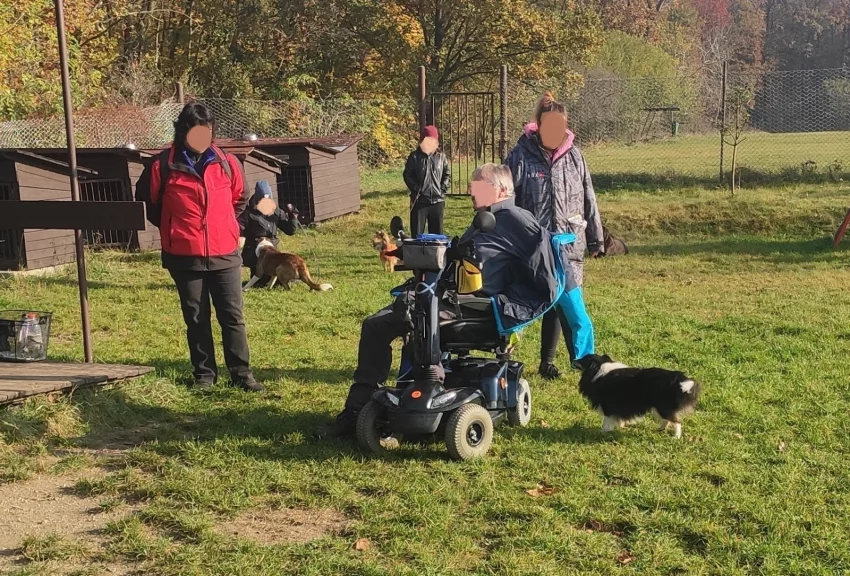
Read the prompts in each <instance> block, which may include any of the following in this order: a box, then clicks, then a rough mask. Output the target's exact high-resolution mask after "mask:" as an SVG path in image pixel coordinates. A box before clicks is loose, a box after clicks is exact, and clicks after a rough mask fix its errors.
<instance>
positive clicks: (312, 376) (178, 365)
mask: <svg viewBox="0 0 850 576" xmlns="http://www.w3.org/2000/svg"><path fill="white" fill-rule="evenodd" d="M57 360H62V359H60V358H57ZM69 361H72V359H69ZM110 363H111V364H128V365H138V364H141V365H144V366H153V367H154V368H156V374H157V376H160V377H164V378H171V379H173V380H174V381H175V382H177V383H179V384H188V383H190V382H191V377H192V364H191V363H190V362H189V360H188V359H186V360H175V359H173V358H147V359H144V358H139V357H136V358H123V359H117V360H114V361H110ZM252 370H253V372H254V376H256V377H257V379H258V380H260V381H261V382H272V381H275V380H296V381H300V382H322V383H324V384H350V383H351V376H352V374H353V370H352V369H351V368H350V367H346V368H333V369H325V368H312V367H301V368H274V367H269V366H265V367H252ZM228 379H229V377H228V374H227V369H226V368H224V367H223V366H219V381H220V382H223V381H226V380H228Z"/></svg>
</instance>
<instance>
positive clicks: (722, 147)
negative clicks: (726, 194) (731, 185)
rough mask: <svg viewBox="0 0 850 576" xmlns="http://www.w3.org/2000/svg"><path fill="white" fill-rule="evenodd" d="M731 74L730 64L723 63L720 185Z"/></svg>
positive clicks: (721, 181) (721, 81)
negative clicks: (727, 91)
mask: <svg viewBox="0 0 850 576" xmlns="http://www.w3.org/2000/svg"><path fill="white" fill-rule="evenodd" d="M728 72H729V63H728V62H725V61H724V62H723V76H722V78H721V80H720V183H721V184H722V183H723V161H724V158H723V154H724V152H725V145H726V142H725V141H724V138H725V137H726V80H727V75H728Z"/></svg>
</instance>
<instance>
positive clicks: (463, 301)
mask: <svg viewBox="0 0 850 576" xmlns="http://www.w3.org/2000/svg"><path fill="white" fill-rule="evenodd" d="M456 312H459V315H458V316H457V317H455V318H452V319H451V320H443V321H442V322H440V348H441V349H442V350H443V351H445V352H469V351H470V350H482V351H487V352H489V351H493V350H499V349H504V347H505V338H503V337H502V336H501V335H500V334H499V330H498V328H497V327H496V316H495V314H494V311H493V303H492V302H491V301H490V298H487V297H481V296H475V295H459V296H457V306H456Z"/></svg>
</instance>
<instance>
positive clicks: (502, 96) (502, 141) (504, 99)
mask: <svg viewBox="0 0 850 576" xmlns="http://www.w3.org/2000/svg"><path fill="white" fill-rule="evenodd" d="M499 116H500V122H499V161H500V162H504V161H505V158H506V157H507V155H508V67H507V66H505V65H504V64H502V67H501V69H500V70H499Z"/></svg>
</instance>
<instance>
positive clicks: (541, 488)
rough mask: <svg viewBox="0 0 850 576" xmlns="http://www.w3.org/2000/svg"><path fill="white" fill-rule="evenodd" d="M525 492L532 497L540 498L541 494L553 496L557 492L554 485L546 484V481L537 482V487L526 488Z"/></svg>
mask: <svg viewBox="0 0 850 576" xmlns="http://www.w3.org/2000/svg"><path fill="white" fill-rule="evenodd" d="M525 493H526V494H528V495H529V496H531V497H532V498H538V497H540V496H551V495H552V494H554V493H555V489H554V488H553V487H552V486H549V485H548V484H546V483H545V482H539V483H538V484H537V488H532V489H531V490H526V491H525Z"/></svg>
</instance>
